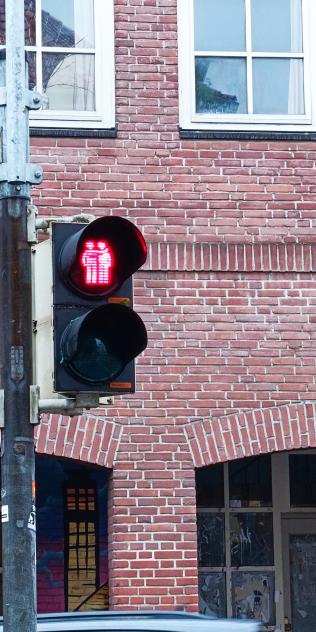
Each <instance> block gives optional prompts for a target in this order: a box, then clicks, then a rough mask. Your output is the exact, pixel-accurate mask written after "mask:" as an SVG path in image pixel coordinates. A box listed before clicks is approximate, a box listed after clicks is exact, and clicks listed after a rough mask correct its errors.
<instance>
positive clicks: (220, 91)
mask: <svg viewBox="0 0 316 632" xmlns="http://www.w3.org/2000/svg"><path fill="white" fill-rule="evenodd" d="M195 82H196V111H197V112H200V113H203V112H214V113H216V114H217V113H219V114H225V113H235V112H247V93H246V62H245V60H244V59H238V58H232V57H197V58H196V60H195Z"/></svg>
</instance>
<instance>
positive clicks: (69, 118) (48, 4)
mask: <svg viewBox="0 0 316 632" xmlns="http://www.w3.org/2000/svg"><path fill="white" fill-rule="evenodd" d="M3 3H4V0H0V4H3ZM24 7H25V44H26V50H27V59H28V64H29V84H30V88H31V89H37V90H38V91H39V92H40V93H41V94H42V96H43V105H42V109H41V110H40V111H37V112H32V113H31V115H30V118H31V125H33V126H37V127H39V126H40V127H42V126H47V127H79V126H80V127H86V128H104V127H107V128H111V127H114V34H113V31H114V18H113V0H106V2H104V0H24ZM0 44H1V45H2V46H3V45H4V44H5V28H4V21H0Z"/></svg>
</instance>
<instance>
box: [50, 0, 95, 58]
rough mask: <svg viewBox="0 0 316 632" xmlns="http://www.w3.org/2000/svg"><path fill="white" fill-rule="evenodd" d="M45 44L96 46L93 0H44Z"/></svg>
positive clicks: (69, 46) (80, 46)
mask: <svg viewBox="0 0 316 632" xmlns="http://www.w3.org/2000/svg"><path fill="white" fill-rule="evenodd" d="M42 38H43V46H65V47H67V48H72V47H79V48H87V47H88V48H91V47H93V46H94V16H93V0H67V1H65V0H42Z"/></svg>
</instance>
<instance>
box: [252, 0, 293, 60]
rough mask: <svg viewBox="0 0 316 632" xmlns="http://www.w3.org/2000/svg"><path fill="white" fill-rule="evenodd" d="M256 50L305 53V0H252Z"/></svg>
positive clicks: (253, 33)
mask: <svg viewBox="0 0 316 632" xmlns="http://www.w3.org/2000/svg"><path fill="white" fill-rule="evenodd" d="M251 9H252V11H251V16H252V49H253V50H254V51H266V52H274V53H277V52H283V53H289V52H292V53H299V52H301V51H302V6H301V0H264V1H263V0H252V4H251Z"/></svg>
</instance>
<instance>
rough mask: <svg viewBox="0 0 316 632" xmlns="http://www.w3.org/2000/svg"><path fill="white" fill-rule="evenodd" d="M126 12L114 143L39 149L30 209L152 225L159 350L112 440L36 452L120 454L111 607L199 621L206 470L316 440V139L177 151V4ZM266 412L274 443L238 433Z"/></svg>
mask: <svg viewBox="0 0 316 632" xmlns="http://www.w3.org/2000/svg"><path fill="white" fill-rule="evenodd" d="M115 6H116V22H115V42H116V120H117V126H118V135H117V138H115V139H91V138H89V139H62V138H60V139H46V138H33V140H32V152H33V157H34V159H35V160H36V161H37V162H40V163H42V165H43V168H44V173H45V180H44V183H43V184H42V185H41V186H40V187H37V188H36V189H34V193H33V200H34V203H36V204H37V205H38V207H39V209H40V212H41V213H43V214H45V215H58V214H61V215H72V214H77V213H78V212H80V211H81V210H82V211H83V212H90V213H91V212H93V213H95V214H103V213H105V214H107V213H114V214H118V215H121V216H127V217H128V218H129V219H131V220H132V221H133V222H135V223H136V224H137V225H138V226H139V227H140V228H141V229H142V231H143V234H144V236H145V238H146V240H147V242H148V244H149V250H150V257H149V261H148V263H147V265H146V267H145V269H144V271H142V272H141V273H139V275H138V277H137V283H136V287H135V304H136V309H137V311H139V313H141V314H142V316H143V318H144V320H145V321H146V324H147V328H148V333H149V345H148V349H147V350H146V352H145V354H144V355H143V357H142V358H141V359H140V361H139V363H138V389H137V393H136V394H135V395H134V396H132V397H125V398H123V399H122V400H120V398H116V399H115V402H114V406H112V407H110V408H108V409H106V410H105V411H102V412H101V415H102V417H106V418H107V419H108V420H109V421H110V422H111V423H113V424H114V426H115V427H114V426H112V427H111V429H110V430H109V431H108V435H106V436H108V437H109V439H108V440H107V439H105V438H104V437H105V435H104V431H103V429H102V423H104V422H102V419H101V418H100V419H99V420H97V419H95V418H94V417H91V418H89V419H90V420H87V419H81V420H80V422H77V423H78V424H79V425H78V427H77V426H76V427H75V424H76V420H75V421H74V422H72V423H71V426H70V428H71V429H72V430H68V427H67V420H65V419H64V420H63V419H61V418H58V419H57V420H56V418H55V417H54V418H53V419H52V421H51V426H50V427H49V423H48V425H47V423H44V424H43V426H42V428H41V429H40V433H41V443H40V444H39V449H40V450H43V451H44V450H49V451H50V452H54V451H55V452H56V453H59V454H60V453H61V451H62V450H64V449H65V455H66V456H73V457H74V458H79V457H80V458H82V459H84V460H93V461H95V462H100V463H101V464H104V465H107V466H111V465H112V462H113V459H114V462H113V463H114V467H113V478H112V498H111V502H110V547H111V560H110V573H111V586H110V600H111V601H110V603H111V607H122V608H123V607H124V608H125V607H141V606H145V607H164V608H168V607H178V608H183V607H184V608H189V609H195V608H196V607H197V581H196V530H195V498H194V469H193V467H194V465H197V466H199V465H202V464H207V463H211V462H214V461H215V460H218V458H215V457H214V455H216V454H217V456H218V455H219V458H220V459H222V460H226V459H227V458H235V457H236V456H241V455H242V453H243V449H242V447H241V448H240V450H241V452H239V451H238V450H237V451H236V450H235V451H234V448H233V447H232V446H231V443H232V442H233V443H234V442H235V440H236V435H238V437H239V438H240V436H241V437H242V441H241V442H239V446H240V445H242V444H243V443H245V445H246V444H247V445H248V443H249V445H251V450H250V448H249V450H248V449H245V450H244V454H250V453H260V452H264V451H267V450H275V449H287V448H291V447H297V441H298V442H299V445H302V446H306V445H315V442H314V437H315V428H314V417H313V415H312V416H311V415H306V414H305V413H304V414H303V415H302V414H301V413H302V410H303V409H304V411H305V402H307V401H311V400H315V392H316V391H315V322H316V288H315V273H316V258H315V243H316V240H315V237H314V227H315V218H316V178H315V159H316V143H312V142H297V141H294V142H272V141H264V142H263V141H260V142H259V141H258V142H255V141H249V142H248V141H247V142H246V141H243V142H242V141H238V140H237V141H209V140H198V141H193V140H180V138H179V132H178V85H177V25H176V0H115ZM210 242H212V243H215V244H216V247H215V246H214V247H213V246H212V247H210ZM245 243H247V244H250V246H249V247H248V248H245V247H244V244H245ZM227 244H235V245H231V246H230V247H228V246H227ZM251 244H252V245H253V246H251ZM269 244H270V245H269ZM295 244H296V245H295ZM295 402H302V404H299V406H301V408H296V409H295V410H296V411H297V412H296V413H295V415H298V419H299V422H298V425H297V426H296V434H295V436H294V435H293V436H292V438H291V431H290V430H289V432H288V433H287V434H286V432H287V427H288V426H286V423H288V421H287V422H286V420H288V419H289V418H288V417H287V413H285V412H284V411H286V410H288V408H287V404H289V403H295ZM295 406H296V404H295ZM279 407H280V408H279ZM302 407H303V408H302ZM267 408H271V409H273V410H275V411H277V412H276V413H273V414H276V416H277V420H276V421H275V423H273V424H271V419H270V418H268V416H267V415H269V414H270V413H264V415H265V417H264V423H263V422H262V428H263V430H262V435H260V436H262V438H261V439H260V438H259V440H258V436H256V434H254V436H252V435H251V433H256V430H255V427H256V424H257V422H258V415H259V417H260V415H261V413H260V412H254V413H253V412H251V420H250V422H249V423H250V425H249V428H251V430H249V432H248V431H247V432H248V434H247V432H246V431H245V432H244V431H243V430H242V428H243V427H244V424H243V421H242V419H243V417H242V416H240V415H242V414H243V412H245V411H260V410H261V409H264V410H266V409H267ZM291 410H292V409H291ZM278 411H279V412H278ZM282 411H283V412H282ZM300 411H301V412H300ZM233 413H234V414H235V415H237V417H238V420H239V421H238V423H237V422H236V424H237V425H235V426H234V428H235V431H234V432H233V431H232V432H231V436H230V438H228V435H227V436H226V435H225V432H226V433H227V432H228V434H229V433H230V431H231V426H230V424H231V423H232V421H231V420H232V419H233V418H231V417H225V416H226V415H230V414H233ZM271 414H272V413H271ZM238 415H239V416H238ZM295 415H294V417H295ZM300 415H301V416H300ZM219 416H220V417H221V421H220V422H217V421H214V418H215V417H219ZM233 417H234V416H233ZM237 417H236V419H237ZM197 418H199V419H201V421H198V422H197V421H196V420H197ZM234 418H235V417H234ZM290 418H291V419H292V417H290ZM307 418H308V419H309V422H308V423H309V426H308V431H305V432H304V429H305V428H306V427H307V426H306V424H307V421H306V419H307ZM260 419H262V417H260ZM269 419H270V421H269ZM295 419H296V417H295ZM91 420H92V421H91ZM93 420H94V421H93ZM193 421H195V424H192V423H191V422H193ZM216 423H220V424H222V425H220V426H216ZM87 424H88V425H87ZM91 424H94V426H93V430H91ZM199 424H200V425H199ZM88 426H89V428H88ZM215 428H217V429H218V432H217V433H216V435H215V443H216V444H215V446H213V444H212V441H214V438H212V439H211V437H213V435H214V429H215ZM227 428H228V430H227ZM271 428H272V430H271ZM183 430H185V432H186V434H187V438H186V437H185V434H184V432H183ZM193 430H194V433H198V434H199V433H200V438H199V439H198V441H197V443H196V445H197V446H198V447H196V448H194V445H193V443H194V441H193V439H194V437H193V438H192V436H193V435H192V432H193ZM69 433H70V434H69ZM113 433H114V434H113ZM249 433H250V439H249V441H248V443H247V441H246V438H247V436H248V437H249ZM269 433H270V434H269ZM280 433H281V436H282V437H283V440H282V441H281V440H279V439H278V436H279V434H280ZM198 434H197V435H196V434H195V438H196V437H197V436H198ZM297 434H298V438H297ZM44 435H45V436H44ZM224 435H225V436H226V438H227V441H229V444H230V448H229V449H228V448H227V450H226V449H222V444H221V442H223V441H224V439H223V437H224ZM301 435H302V436H303V440H302V441H301V443H300V436H301ZM91 437H93V438H91ZM286 437H287V438H288V437H290V439H286ZM226 438H225V441H226ZM267 439H269V441H268V440H267ZM270 440H271V441H270ZM58 441H59V447H58V446H57V442H58ZM107 441H109V445H108V444H107ZM225 441H224V444H225ZM91 442H92V443H93V445H92V446H91ZM225 445H226V444H225ZM195 450H196V451H195ZM213 450H214V452H213ZM229 450H230V451H229Z"/></svg>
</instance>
